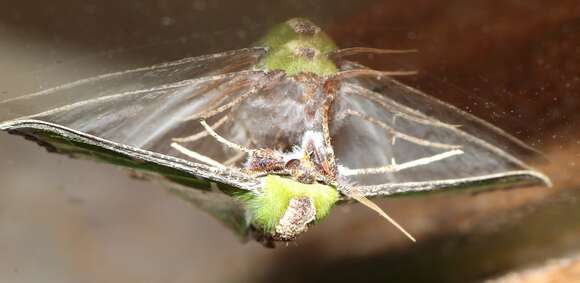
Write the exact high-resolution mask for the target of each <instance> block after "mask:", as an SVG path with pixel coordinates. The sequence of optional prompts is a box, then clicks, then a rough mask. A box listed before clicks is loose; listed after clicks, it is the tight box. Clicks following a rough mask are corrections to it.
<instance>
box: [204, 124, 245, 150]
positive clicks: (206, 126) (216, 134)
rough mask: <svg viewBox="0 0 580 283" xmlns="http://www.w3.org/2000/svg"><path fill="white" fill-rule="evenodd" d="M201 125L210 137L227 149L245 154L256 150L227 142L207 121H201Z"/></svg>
mask: <svg viewBox="0 0 580 283" xmlns="http://www.w3.org/2000/svg"><path fill="white" fill-rule="evenodd" d="M199 123H200V124H201V125H202V126H203V127H204V128H205V130H206V131H207V132H208V133H209V135H210V136H212V137H213V138H214V139H216V140H217V141H218V142H220V143H222V144H224V145H226V146H227V147H229V148H232V149H235V150H239V151H242V152H245V153H252V152H253V151H254V150H252V149H249V148H247V147H245V146H243V145H239V144H237V143H234V142H231V141H229V140H227V139H226V138H224V137H222V136H220V135H219V134H218V133H216V132H215V131H214V130H213V129H212V128H211V127H210V126H209V125H208V124H207V122H205V120H201V121H199Z"/></svg>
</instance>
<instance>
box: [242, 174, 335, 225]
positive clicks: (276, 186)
mask: <svg viewBox="0 0 580 283" xmlns="http://www.w3.org/2000/svg"><path fill="white" fill-rule="evenodd" d="M262 184H263V185H262V192H261V193H260V194H258V195H256V194H254V193H250V192H248V193H244V194H243V195H241V196H240V197H239V198H240V199H241V200H242V201H243V202H244V203H245V205H246V207H247V208H248V210H249V211H250V213H251V215H252V219H253V223H254V225H255V226H257V228H259V229H261V230H263V231H265V232H268V233H272V232H274V230H275V228H276V226H277V225H278V222H279V221H280V219H281V218H282V216H283V215H284V213H285V212H286V209H287V208H288V204H289V202H290V200H291V199H293V198H299V197H309V198H310V199H312V200H313V202H314V206H315V208H316V220H317V221H320V220H322V219H323V218H324V217H326V215H328V213H329V212H330V209H331V208H332V207H333V206H334V204H335V203H336V202H337V201H338V198H339V193H338V191H337V190H336V189H335V188H334V187H331V186H327V185H322V184H303V183H300V182H297V181H294V180H292V179H289V178H285V177H281V176H277V175H268V176H266V177H265V178H264V181H263V183H262Z"/></svg>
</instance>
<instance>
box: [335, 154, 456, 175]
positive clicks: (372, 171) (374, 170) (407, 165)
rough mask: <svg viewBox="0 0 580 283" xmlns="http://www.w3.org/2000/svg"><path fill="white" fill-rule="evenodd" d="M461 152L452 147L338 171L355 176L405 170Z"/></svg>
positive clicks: (341, 168)
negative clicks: (447, 149) (403, 160)
mask: <svg viewBox="0 0 580 283" xmlns="http://www.w3.org/2000/svg"><path fill="white" fill-rule="evenodd" d="M459 154H463V150H461V149H453V150H449V151H446V152H443V153H439V154H435V155H432V156H429V157H423V158H419V159H415V160H412V161H408V162H404V163H401V164H395V163H393V164H390V165H386V166H381V167H368V168H360V169H350V168H347V167H339V172H340V174H341V175H343V176H355V175H369V174H384V173H391V172H398V171H401V170H405V169H408V168H413V167H417V166H422V165H428V164H431V163H433V162H436V161H439V160H443V159H446V158H449V157H451V156H455V155H459Z"/></svg>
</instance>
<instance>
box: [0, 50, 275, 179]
mask: <svg viewBox="0 0 580 283" xmlns="http://www.w3.org/2000/svg"><path fill="white" fill-rule="evenodd" d="M263 52H264V49H262V48H251V49H241V50H236V51H231V52H225V53H220V54H215V55H207V56H200V57H194V58H186V59H182V60H179V61H175V62H169V63H164V64H160V65H155V66H151V67H144V68H139V69H134V70H129V71H123V72H118V73H112V74H106V75H102V76H98V77H94V78H89V79H85V80H81V81H77V82H74V83H70V84H67V85H63V86H60V87H56V88H52V89H49V90H46V91H42V92H39V93H35V94H31V95H26V96H22V97H18V98H15V99H10V100H5V101H3V102H1V103H0V129H3V130H7V131H10V132H13V133H20V134H23V135H26V136H29V137H31V138H32V139H35V140H37V141H39V143H41V144H44V145H47V146H51V147H52V148H53V149H54V148H56V149H57V151H58V152H61V153H69V154H73V155H84V156H88V157H91V156H92V157H94V156H99V155H100V154H101V153H103V152H100V151H104V153H105V156H104V158H101V157H103V156H99V158H97V159H101V160H104V161H107V162H112V163H115V161H119V162H120V163H124V162H125V161H126V160H125V159H126V158H129V159H131V160H133V161H134V162H132V163H131V164H129V166H130V167H133V168H136V167H135V166H133V165H135V164H134V163H135V162H136V163H139V162H141V163H144V164H142V165H143V166H137V168H138V169H151V170H150V171H153V172H155V173H160V172H161V173H166V172H165V171H166V170H169V171H171V172H173V173H171V174H169V175H171V176H172V174H174V173H176V172H175V170H177V171H183V172H184V173H187V174H190V175H194V176H193V177H195V176H200V177H202V178H205V179H207V180H210V181H211V180H214V181H219V182H224V183H225V184H229V185H233V186H239V187H241V188H244V189H252V186H254V185H255V180H253V179H252V178H249V177H248V176H247V175H245V174H242V173H241V172H237V171H236V172H233V171H231V170H217V169H215V168H211V167H210V166H205V165H203V164H199V163H195V162H190V161H186V160H184V159H182V158H176V156H177V154H178V153H176V152H175V150H174V149H173V148H172V147H170V144H171V139H172V138H174V137H179V136H181V135H186V134H189V133H190V132H192V131H197V130H201V126H200V125H199V124H198V123H193V122H188V121H186V118H187V117H188V116H190V115H193V114H196V113H200V112H202V111H205V110H207V107H208V105H209V104H216V105H217V106H219V105H221V104H223V103H227V102H228V101H231V100H232V99H234V98H235V97H236V96H239V95H240V94H242V93H244V92H245V91H247V88H248V87H247V85H246V84H242V83H241V82H243V81H251V80H254V79H259V78H257V77H256V76H259V75H260V74H256V72H253V71H251V70H250V69H251V68H252V67H253V66H254V65H255V63H256V62H257V60H258V59H259V57H260V56H261V55H262V54H263ZM224 89H225V90H224ZM228 89H229V90H231V91H229V92H228V91H227V90H228ZM232 89H233V90H232ZM224 92H227V93H228V95H227V96H224V95H223V94H224ZM69 145H70V146H69ZM199 150H205V151H207V152H206V154H212V153H214V154H216V153H217V154H221V152H222V151H223V150H222V147H220V146H219V145H218V146H216V143H215V142H214V143H212V144H210V143H209V142H208V143H206V146H205V147H204V148H199ZM117 158H119V159H120V160H117ZM125 165H126V164H125ZM149 165H151V167H148V166H149ZM158 165H159V166H161V167H156V166H158ZM172 170H173V171H172ZM162 175H163V174H162ZM177 175H179V174H177ZM171 176H170V177H171ZM228 176H229V177H228ZM178 177H179V176H178ZM190 177H191V176H190ZM228 178H229V179H228ZM235 180H238V181H239V180H245V181H242V182H241V183H240V182H238V181H235Z"/></svg>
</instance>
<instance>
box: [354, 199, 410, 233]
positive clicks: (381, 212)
mask: <svg viewBox="0 0 580 283" xmlns="http://www.w3.org/2000/svg"><path fill="white" fill-rule="evenodd" d="M349 196H350V197H352V198H354V199H355V200H356V201H358V202H360V203H361V204H363V205H364V206H366V207H368V208H370V209H372V210H374V211H375V212H377V213H378V214H379V215H381V216H382V217H383V218H385V219H387V221H389V222H390V223H391V224H392V225H393V226H395V227H397V229H399V231H401V232H402V233H403V234H405V236H407V238H409V239H410V240H411V241H413V242H417V240H415V238H414V237H413V236H412V235H411V234H410V233H409V232H407V230H405V228H403V227H402V226H401V225H399V223H397V221H395V220H394V219H393V218H391V217H390V216H389V215H388V214H387V213H386V212H385V211H384V210H382V209H381V208H380V207H379V206H378V205H376V204H375V203H374V202H372V201H371V200H370V199H368V198H366V197H365V196H363V195H360V194H358V193H355V192H353V193H351V194H350V195H349Z"/></svg>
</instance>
